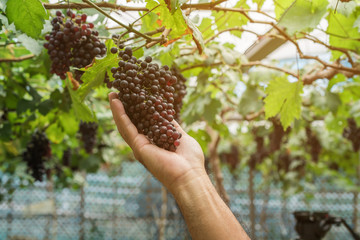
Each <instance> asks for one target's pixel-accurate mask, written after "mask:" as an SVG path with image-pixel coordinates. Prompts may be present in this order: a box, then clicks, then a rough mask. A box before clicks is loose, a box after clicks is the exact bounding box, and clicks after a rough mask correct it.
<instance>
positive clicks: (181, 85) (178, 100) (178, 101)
mask: <svg viewBox="0 0 360 240" xmlns="http://www.w3.org/2000/svg"><path fill="white" fill-rule="evenodd" d="M171 73H172V74H173V75H174V76H176V78H177V82H176V83H175V84H174V85H173V87H174V88H175V92H174V109H175V116H174V118H175V120H176V121H178V122H179V121H180V111H181V107H182V105H183V98H184V97H185V95H186V85H185V82H186V78H185V77H184V76H183V75H182V74H181V72H180V70H179V69H178V68H176V67H175V66H173V67H172V68H171Z"/></svg>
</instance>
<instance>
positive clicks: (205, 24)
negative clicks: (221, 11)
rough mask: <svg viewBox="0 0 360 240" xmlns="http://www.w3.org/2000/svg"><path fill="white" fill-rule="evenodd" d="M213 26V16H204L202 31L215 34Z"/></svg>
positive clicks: (200, 27) (210, 34)
mask: <svg viewBox="0 0 360 240" xmlns="http://www.w3.org/2000/svg"><path fill="white" fill-rule="evenodd" d="M211 26H212V19H211V18H203V19H202V21H201V24H200V26H199V29H200V30H201V32H202V33H206V36H212V35H214V30H213V29H212V28H211Z"/></svg>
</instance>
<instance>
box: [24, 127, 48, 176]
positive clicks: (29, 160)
mask: <svg viewBox="0 0 360 240" xmlns="http://www.w3.org/2000/svg"><path fill="white" fill-rule="evenodd" d="M50 156H51V148H50V141H49V139H48V138H47V137H46V135H45V134H44V133H43V132H40V131H36V132H35V133H34V134H33V135H32V137H31V140H30V142H29V143H28V145H27V147H26V151H25V152H24V153H23V156H22V157H23V160H24V161H25V162H26V164H27V167H28V171H29V172H30V174H31V175H32V176H33V177H34V178H35V180H36V181H42V180H43V175H44V174H45V166H44V161H46V159H48V158H50Z"/></svg>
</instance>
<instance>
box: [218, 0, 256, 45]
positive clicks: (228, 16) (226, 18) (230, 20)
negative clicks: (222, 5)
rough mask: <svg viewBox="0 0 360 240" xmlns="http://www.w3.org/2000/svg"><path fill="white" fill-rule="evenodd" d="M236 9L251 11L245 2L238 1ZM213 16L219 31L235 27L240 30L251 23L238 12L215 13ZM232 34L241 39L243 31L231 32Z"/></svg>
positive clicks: (243, 0)
mask: <svg viewBox="0 0 360 240" xmlns="http://www.w3.org/2000/svg"><path fill="white" fill-rule="evenodd" d="M234 7H235V8H243V9H249V6H248V5H247V4H246V1H245V0H241V1H238V3H237V4H236V5H235V6H234ZM212 15H213V16H214V17H215V23H216V26H217V30H218V31H222V30H225V29H228V28H235V27H238V28H240V27H241V26H243V25H246V24H247V23H248V21H249V19H248V18H247V17H245V16H244V15H243V14H241V13H238V12H227V13H224V12H213V14H212ZM230 34H232V35H234V36H237V37H239V38H241V34H242V31H237V30H233V31H230Z"/></svg>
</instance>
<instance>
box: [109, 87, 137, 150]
mask: <svg viewBox="0 0 360 240" xmlns="http://www.w3.org/2000/svg"><path fill="white" fill-rule="evenodd" d="M109 101H110V108H111V111H112V114H113V117H114V120H115V123H116V126H117V128H118V131H119V132H120V134H121V135H122V136H123V138H124V140H125V141H126V142H127V143H128V144H129V145H130V147H132V142H133V139H135V137H136V136H137V135H138V132H137V129H136V127H135V126H134V124H133V123H132V122H131V120H130V119H129V117H128V116H127V115H126V112H125V109H124V106H123V105H122V103H121V101H120V100H119V99H118V98H117V94H116V93H110V94H109Z"/></svg>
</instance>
